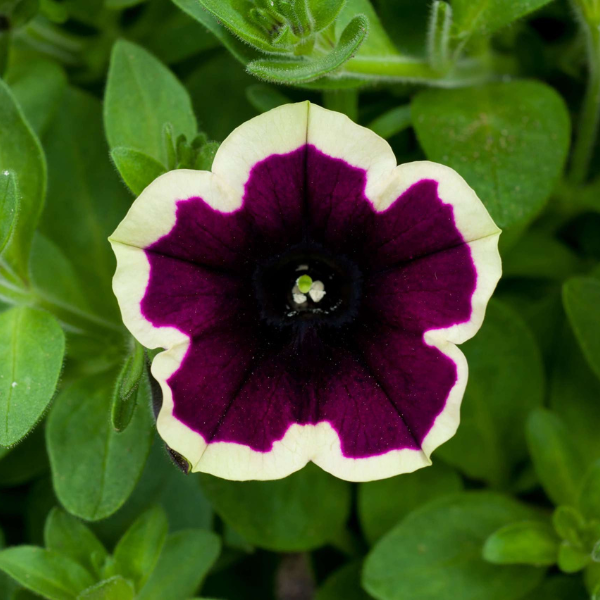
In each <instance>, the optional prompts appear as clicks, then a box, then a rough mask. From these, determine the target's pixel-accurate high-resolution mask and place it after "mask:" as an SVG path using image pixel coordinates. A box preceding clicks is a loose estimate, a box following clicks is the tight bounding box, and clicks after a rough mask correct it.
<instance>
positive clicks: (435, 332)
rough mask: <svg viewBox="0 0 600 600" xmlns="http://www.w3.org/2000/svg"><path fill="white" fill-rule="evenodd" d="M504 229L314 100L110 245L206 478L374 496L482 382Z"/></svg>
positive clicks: (183, 438) (263, 128)
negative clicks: (376, 484) (307, 473)
mask: <svg viewBox="0 0 600 600" xmlns="http://www.w3.org/2000/svg"><path fill="white" fill-rule="evenodd" d="M499 234H500V231H499V229H498V228H497V227H496V225H495V224H494V222H493V221H492V219H491V217H490V216H489V214H488V212H487V211H486V209H485V208H484V206H483V204H482V203H481V202H480V200H479V199H478V198H477V196H476V194H475V192H474V191H473V190H472V189H471V188H470V187H469V186H468V185H467V184H466V182H465V181H464V180H463V179H462V178H461V177H460V176H459V175H458V174H457V173H456V172H455V171H453V170H452V169H449V168H448V167H444V166H442V165H439V164H435V163H431V162H425V161H423V162H413V163H409V164H403V165H400V166H396V159H395V157H394V154H393V152H392V150H391V148H390V146H389V145H388V144H387V142H385V141H384V140H383V139H381V138H380V137H379V136H377V135H376V134H375V133H373V132H372V131H370V130H368V129H365V128H363V127H360V126H358V125H356V124H354V123H353V122H352V121H351V120H350V119H348V118H347V117H346V116H344V115H342V114H339V113H336V112H332V111H329V110H325V109H323V108H320V107H319V106H316V105H314V104H310V103H308V102H303V103H299V104H288V105H285V106H282V107H279V108H276V109H274V110H272V111H270V112H268V113H265V114H263V115H261V116H258V117H256V118H254V119H252V120H250V121H248V122H247V123H245V124H244V125H242V126H241V127H239V128H238V129H236V130H235V131H234V132H233V133H232V134H231V135H230V136H229V137H228V138H227V139H226V140H225V141H224V142H223V144H222V145H221V147H220V149H219V151H218V152H217V155H216V157H215V160H214V164H213V167H212V172H205V171H191V170H177V171H171V172H169V173H166V174H165V175H162V176H161V177H159V178H158V179H157V180H156V181H154V182H153V183H152V184H151V185H149V186H148V187H147V188H146V189H145V190H144V191H143V192H142V194H141V195H140V197H139V198H138V199H137V200H136V201H135V202H134V204H133V206H132V207H131V210H130V211H129V213H128V214H127V216H126V217H125V219H124V220H123V222H122V223H121V224H120V225H119V227H118V228H117V230H116V231H115V232H114V234H113V236H112V237H111V243H112V246H113V248H114V251H115V254H116V256H117V261H118V267H117V271H116V275H115V278H114V291H115V294H116V296H117V298H118V300H119V304H120V307H121V311H122V315H123V321H124V323H125V325H126V326H127V327H128V329H129V330H130V331H131V333H132V334H133V335H134V336H135V337H136V338H137V339H138V340H139V342H140V343H141V344H143V345H144V346H146V347H148V348H159V347H160V348H164V349H165V351H164V352H161V353H160V354H158V355H157V356H156V358H155V359H154V362H153V364H152V374H153V376H154V378H155V379H156V380H157V381H158V382H159V383H160V387H161V389H162V394H163V402H162V408H161V409H160V413H159V415H158V419H157V427H158V431H159V433H160V435H161V436H162V438H163V439H164V441H165V442H166V444H167V445H168V447H169V448H171V449H172V450H174V451H175V452H176V453H178V454H179V455H181V456H182V457H184V458H185V459H186V460H187V461H188V463H189V466H190V469H191V470H192V471H203V472H208V473H212V474H215V475H218V476H220V477H224V478H228V479H239V480H243V479H276V478H280V477H285V476H286V475H289V474H290V473H292V472H294V471H296V470H298V469H300V468H302V467H303V466H304V465H305V464H306V463H307V462H308V461H313V462H315V463H316V464H317V465H319V466H320V467H321V468H323V469H325V470H326V471H329V472H330V473H333V474H334V475H336V476H337V477H341V478H343V479H347V480H351V481H367V480H373V479H381V478H384V477H390V476H392V475H396V474H399V473H406V472H410V471H414V470H415V469H419V468H421V467H424V466H427V465H429V464H431V461H430V455H431V453H432V452H433V451H434V450H435V448H437V447H438V446H439V445H440V444H442V443H444V442H445V441H447V440H448V439H449V438H450V437H452V435H454V433H455V431H456V429H457V426H458V422H459V409H460V403H461V399H462V397H463V392H464V390H465V386H466V383H467V363H466V360H465V357H464V355H463V354H462V352H461V351H460V350H459V349H458V348H457V347H456V345H455V344H460V343H462V342H464V341H466V340H468V339H469V338H471V337H472V336H473V335H474V334H475V333H476V332H477V330H478V329H479V327H480V326H481V323H482V321H483V317H484V312H485V308H486V304H487V302H488V300H489V298H490V296H491V294H492V292H493V290H494V288H495V286H496V283H497V282H498V279H499V278H500V274H501V264H500V257H499V254H498V237H499Z"/></svg>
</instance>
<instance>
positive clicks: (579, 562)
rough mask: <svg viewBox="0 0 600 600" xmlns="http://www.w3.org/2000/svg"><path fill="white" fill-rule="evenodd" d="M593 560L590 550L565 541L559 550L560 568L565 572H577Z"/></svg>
mask: <svg viewBox="0 0 600 600" xmlns="http://www.w3.org/2000/svg"><path fill="white" fill-rule="evenodd" d="M590 561H591V556H590V553H589V552H586V551H585V550H582V549H581V548H578V547H577V546H573V545H571V543H570V542H567V541H564V542H563V543H562V544H561V545H560V548H559V551H558V568H559V569H560V570H561V571H562V572H563V573H577V572H578V571H581V570H582V569H583V568H585V567H586V566H587V565H588V564H589V563H590Z"/></svg>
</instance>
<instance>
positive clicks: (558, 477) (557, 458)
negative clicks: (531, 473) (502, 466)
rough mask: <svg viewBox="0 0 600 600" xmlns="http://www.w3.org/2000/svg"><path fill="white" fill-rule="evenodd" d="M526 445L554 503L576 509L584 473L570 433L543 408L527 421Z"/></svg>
mask: <svg viewBox="0 0 600 600" xmlns="http://www.w3.org/2000/svg"><path fill="white" fill-rule="evenodd" d="M527 442H528V445H529V451H530V453H531V458H532V460H533V464H534V466H535V470H536V472H537V474H538V477H539V479H540V482H541V483H542V486H543V487H544V490H545V491H546V493H547V494H548V496H549V498H550V499H551V500H552V501H553V502H554V503H555V504H557V505H558V504H567V505H571V506H575V505H576V503H577V493H578V491H579V486H580V484H581V481H582V478H583V474H584V472H585V466H584V465H585V463H584V462H583V460H582V459H581V456H580V454H579V451H578V448H577V447H576V445H575V442H574V441H573V437H572V435H571V432H570V431H569V430H568V429H567V427H566V426H565V425H564V423H563V422H562V421H561V420H560V419H559V418H558V417H557V416H556V415H554V414H553V413H551V412H550V411H549V410H546V409H541V408H540V409H537V410H536V411H535V412H533V413H532V414H531V415H530V417H529V419H528V421H527Z"/></svg>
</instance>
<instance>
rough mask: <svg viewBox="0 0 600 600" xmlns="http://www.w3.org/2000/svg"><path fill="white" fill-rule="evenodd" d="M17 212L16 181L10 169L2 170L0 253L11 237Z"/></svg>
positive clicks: (0, 188)
mask: <svg viewBox="0 0 600 600" xmlns="http://www.w3.org/2000/svg"><path fill="white" fill-rule="evenodd" d="M18 214H19V193H18V190H17V182H16V180H15V176H14V175H13V174H12V173H11V172H10V171H4V172H2V173H0V255H1V254H2V251H3V250H4V248H6V245H7V244H8V243H9V241H10V238H11V237H12V234H13V232H14V230H15V225H16V224H17V219H18Z"/></svg>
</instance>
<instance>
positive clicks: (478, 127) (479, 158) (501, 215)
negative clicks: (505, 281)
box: [412, 81, 570, 228]
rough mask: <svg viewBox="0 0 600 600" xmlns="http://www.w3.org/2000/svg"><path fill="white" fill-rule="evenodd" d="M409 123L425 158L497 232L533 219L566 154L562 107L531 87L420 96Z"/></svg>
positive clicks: (516, 84) (545, 89)
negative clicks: (474, 201) (464, 188)
mask: <svg viewBox="0 0 600 600" xmlns="http://www.w3.org/2000/svg"><path fill="white" fill-rule="evenodd" d="M412 115H413V124H414V127H415V130H416V133H417V137H418V139H419V142H420V144H421V146H422V147H423V149H424V150H425V154H426V155H427V158H429V159H430V160H433V161H435V162H441V163H443V164H446V165H448V166H450V167H452V168H453V169H455V170H457V171H458V172H459V173H460V174H461V175H462V176H463V177H464V178H465V179H466V180H467V183H469V185H471V186H472V187H473V188H474V189H475V191H476V192H477V194H478V195H479V197H480V198H481V200H482V201H483V203H484V204H485V205H486V207H487V209H488V210H489V211H490V214H491V215H492V217H493V219H494V220H495V221H496V224H497V225H498V226H499V227H501V228H507V227H511V226H513V225H516V224H524V223H527V222H529V221H531V219H532V218H533V217H534V216H535V215H537V214H538V213H539V211H540V210H541V208H542V207H543V206H544V204H545V202H546V200H547V199H548V196H549V195H550V193H551V191H552V190H553V188H554V184H555V183H556V181H557V179H558V177H559V175H560V173H561V171H562V168H563V165H564V162H565V158H566V156H567V150H568V148H569V140H570V124H569V115H568V112H567V110H566V107H565V103H564V101H563V100H562V98H561V97H560V96H559V95H558V94H557V93H556V92H555V91H554V90H553V89H552V88H551V87H549V86H547V85H545V84H543V83H539V82H536V81H512V82H508V83H492V84H488V85H484V86H481V87H477V88H464V89H457V90H428V91H425V92H422V93H420V94H417V96H415V98H414V100H413V102H412Z"/></svg>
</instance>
